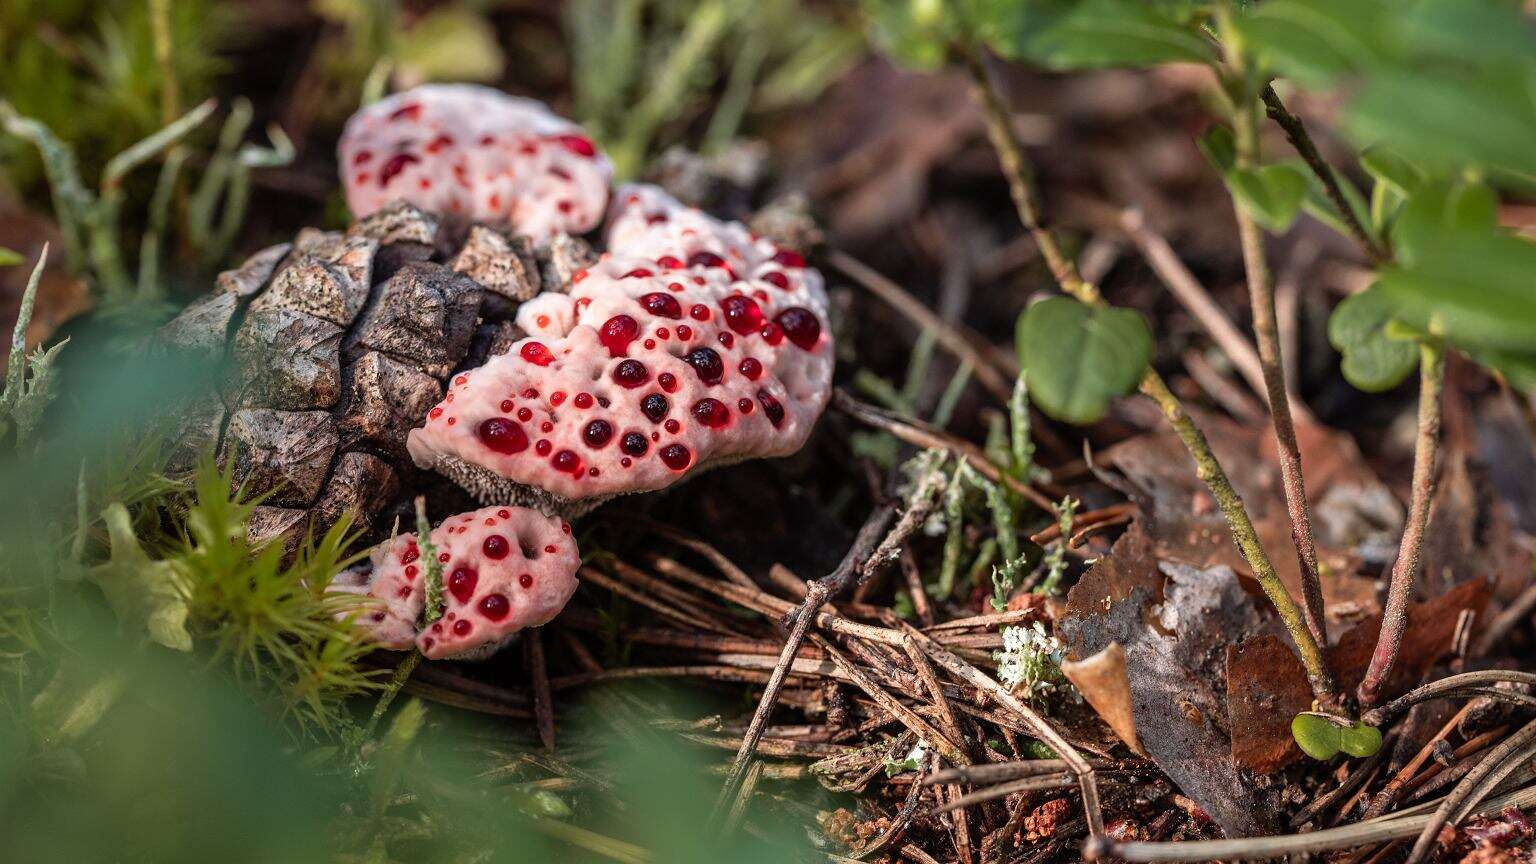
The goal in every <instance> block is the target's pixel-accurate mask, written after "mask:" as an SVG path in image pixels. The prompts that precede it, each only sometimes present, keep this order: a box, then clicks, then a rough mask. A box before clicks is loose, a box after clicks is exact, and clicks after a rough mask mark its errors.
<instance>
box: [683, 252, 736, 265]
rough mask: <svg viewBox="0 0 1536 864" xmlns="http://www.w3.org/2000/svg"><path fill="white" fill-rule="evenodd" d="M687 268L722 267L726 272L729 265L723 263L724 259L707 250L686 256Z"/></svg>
mask: <svg viewBox="0 0 1536 864" xmlns="http://www.w3.org/2000/svg"><path fill="white" fill-rule="evenodd" d="M688 266H689V267H723V268H725V269H727V270H729V269H730V265H728V264H726V263H725V259H724V258H721V257H720V256H719V255H716V254H715V253H713V252H710V251H709V250H707V249H700V250H699V251H697V252H695V253H693V254H692V255H689V256H688Z"/></svg>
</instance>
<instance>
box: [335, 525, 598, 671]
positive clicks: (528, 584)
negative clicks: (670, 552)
mask: <svg viewBox="0 0 1536 864" xmlns="http://www.w3.org/2000/svg"><path fill="white" fill-rule="evenodd" d="M431 539H432V547H433V549H434V550H436V553H437V557H438V563H439V564H441V566H442V580H443V584H442V588H443V590H442V597H443V614H442V617H441V618H439V619H438V620H436V621H434V622H432V623H431V624H429V625H427V626H425V627H422V626H421V624H420V621H421V619H422V613H423V611H424V607H425V604H426V581H427V579H426V573H427V562H425V561H422V560H421V554H422V547H421V544H420V543H419V542H418V539H417V537H416V535H415V534H401V535H399V536H397V537H395V538H394V539H392V540H389V541H387V542H385V543H382V544H380V545H379V546H378V547H377V548H375V549H374V550H373V554H372V555H371V556H370V560H369V562H368V563H367V564H363V565H360V566H358V567H354V568H352V569H350V570H347V571H346V572H344V573H342V574H341V575H339V576H338V577H337V578H336V579H335V580H334V581H333V582H332V583H331V588H332V590H335V591H340V592H345V593H349V594H360V595H364V596H367V597H369V598H372V600H373V601H374V602H372V603H369V604H368V605H367V606H365V607H364V609H363V610H362V612H361V613H359V614H358V618H357V621H358V625H359V626H360V627H362V628H363V630H364V631H365V632H366V633H367V634H368V636H369V638H370V639H372V640H373V641H375V642H377V643H378V644H379V645H380V646H381V647H385V648H396V649H403V648H408V647H410V646H411V645H412V644H414V645H415V646H416V647H417V648H418V649H419V650H420V651H421V653H422V655H423V656H425V657H426V658H427V659H429V660H440V659H444V658H457V659H477V658H480V657H486V656H489V655H491V654H494V653H495V652H496V651H497V650H498V649H500V648H501V647H502V646H504V645H506V644H507V643H508V642H509V641H511V639H512V637H513V636H514V635H515V634H516V633H517V632H518V631H519V630H522V629H523V628H525V627H538V626H540V625H542V624H546V623H548V622H549V621H550V620H551V619H553V618H554V617H555V616H556V615H558V614H559V613H560V610H561V609H563V608H565V604H566V602H567V601H569V600H570V599H571V595H572V594H574V593H575V592H576V585H577V582H576V569H577V568H578V567H579V566H580V565H581V557H580V555H579V554H578V553H577V551H576V541H575V540H574V539H573V538H572V537H571V528H570V525H568V524H566V523H564V522H561V521H560V520H559V519H556V518H554V517H552V516H545V515H543V514H541V513H538V512H537V511H534V510H529V509H526V508H523V507H487V508H485V509H483V510H476V511H473V512H470V513H460V514H459V515H457V516H450V517H449V518H447V519H445V520H443V523H442V524H441V525H439V526H438V527H437V528H435V529H433V531H432V537H431Z"/></svg>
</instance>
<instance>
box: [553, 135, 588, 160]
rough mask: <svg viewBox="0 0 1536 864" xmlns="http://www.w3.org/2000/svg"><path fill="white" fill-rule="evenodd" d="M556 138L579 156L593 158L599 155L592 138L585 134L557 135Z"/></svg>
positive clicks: (562, 145) (561, 144)
mask: <svg viewBox="0 0 1536 864" xmlns="http://www.w3.org/2000/svg"><path fill="white" fill-rule="evenodd" d="M555 140H556V141H557V142H559V144H560V146H561V147H564V148H565V149H567V150H569V151H571V152H572V153H575V154H576V155H577V156H582V157H585V158H587V159H591V158H592V157H593V156H596V155H597V148H596V147H593V146H592V140H591V139H590V138H587V137H586V136H584V135H556V136H555Z"/></svg>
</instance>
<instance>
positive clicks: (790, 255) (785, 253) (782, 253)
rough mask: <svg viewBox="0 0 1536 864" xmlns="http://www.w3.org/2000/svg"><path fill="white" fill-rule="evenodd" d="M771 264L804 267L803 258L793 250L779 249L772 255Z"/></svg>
mask: <svg viewBox="0 0 1536 864" xmlns="http://www.w3.org/2000/svg"><path fill="white" fill-rule="evenodd" d="M773 263H775V264H778V265H781V266H783V267H804V266H805V256H804V255H801V254H800V253H799V252H796V251H795V250H793V249H780V250H779V251H777V252H775V253H773Z"/></svg>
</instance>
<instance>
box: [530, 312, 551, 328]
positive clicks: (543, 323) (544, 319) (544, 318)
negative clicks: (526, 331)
mask: <svg viewBox="0 0 1536 864" xmlns="http://www.w3.org/2000/svg"><path fill="white" fill-rule="evenodd" d="M533 323H534V324H537V325H538V326H539V327H541V328H543V327H548V326H549V316H548V315H539V316H537V317H536V318H534V319H533Z"/></svg>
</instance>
